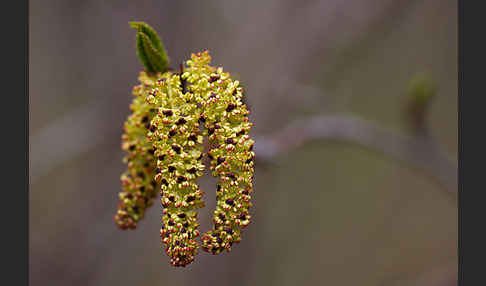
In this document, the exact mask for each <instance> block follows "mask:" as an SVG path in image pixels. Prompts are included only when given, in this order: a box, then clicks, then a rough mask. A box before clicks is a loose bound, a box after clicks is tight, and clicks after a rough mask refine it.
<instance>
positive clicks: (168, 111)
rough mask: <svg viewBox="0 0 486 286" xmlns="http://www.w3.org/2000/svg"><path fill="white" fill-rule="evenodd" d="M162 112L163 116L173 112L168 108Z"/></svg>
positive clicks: (170, 114)
mask: <svg viewBox="0 0 486 286" xmlns="http://www.w3.org/2000/svg"><path fill="white" fill-rule="evenodd" d="M162 114H164V115H165V116H172V115H173V114H174V113H173V112H172V110H170V109H168V110H163V111H162Z"/></svg>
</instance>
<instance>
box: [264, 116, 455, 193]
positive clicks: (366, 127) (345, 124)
mask: <svg viewBox="0 0 486 286" xmlns="http://www.w3.org/2000/svg"><path fill="white" fill-rule="evenodd" d="M314 140H319V141H323V140H333V141H343V142H349V143H354V144H358V145H361V146H364V147H366V148H369V149H372V150H375V151H378V152H380V153H383V154H384V155H387V156H389V157H391V158H393V159H397V160H399V161H401V162H404V163H407V164H408V165H409V166H412V167H415V168H417V169H420V170H422V171H425V172H426V173H427V174H428V175H429V176H431V177H432V178H433V179H435V180H436V181H437V182H438V183H439V184H440V185H441V186H442V187H444V188H445V189H446V190H447V191H449V192H456V190H457V176H456V174H457V165H456V164H455V163H453V162H452V161H451V160H449V159H448V158H447V156H446V155H445V154H443V153H442V152H440V151H439V150H440V146H438V145H437V144H436V143H434V142H433V140H431V139H430V137H423V136H406V135H402V134H398V133H395V132H393V131H391V130H386V129H384V128H381V127H379V126H377V125H376V124H374V123H373V122H370V121H366V120H364V119H360V118H358V117H356V116H352V115H318V116H314V117H309V118H304V119H299V120H296V121H294V122H292V123H290V124H289V125H287V126H286V127H285V128H283V129H281V130H279V131H277V132H276V133H274V134H272V135H269V136H263V137H259V138H257V139H256V143H255V153H256V157H257V158H258V159H263V160H264V161H268V160H273V159H275V157H277V156H279V155H282V154H285V153H287V152H291V151H292V150H294V149H296V148H299V147H301V146H302V145H304V144H305V143H308V142H310V141H314Z"/></svg>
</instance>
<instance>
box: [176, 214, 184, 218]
mask: <svg viewBox="0 0 486 286" xmlns="http://www.w3.org/2000/svg"><path fill="white" fill-rule="evenodd" d="M177 216H178V217H179V218H185V217H186V214H185V213H180V214H178V215H177Z"/></svg>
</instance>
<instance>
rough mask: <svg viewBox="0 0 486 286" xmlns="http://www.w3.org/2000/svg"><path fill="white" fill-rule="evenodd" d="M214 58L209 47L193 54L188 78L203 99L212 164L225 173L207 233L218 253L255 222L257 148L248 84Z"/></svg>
mask: <svg viewBox="0 0 486 286" xmlns="http://www.w3.org/2000/svg"><path fill="white" fill-rule="evenodd" d="M210 61H211V57H210V56H209V53H208V52H207V51H206V52H203V53H198V54H196V55H194V54H193V55H192V58H191V61H188V62H187V65H188V66H189V69H188V71H187V72H186V73H185V74H184V75H183V78H187V81H188V82H189V83H190V84H191V85H190V86H189V90H191V91H192V92H193V94H194V95H195V97H196V98H198V99H199V100H200V105H201V109H200V110H201V115H200V117H201V119H202V122H203V123H204V127H205V133H204V134H205V135H206V134H207V136H208V139H209V143H210V146H211V150H210V151H209V152H208V156H209V158H210V159H211V163H210V164H211V165H210V169H211V170H212V171H213V172H212V174H213V176H216V177H218V178H219V182H218V183H217V189H216V199H217V206H216V210H215V211H214V213H213V222H214V226H213V229H212V230H210V231H208V232H206V233H204V234H203V235H202V236H201V239H202V246H203V250H205V251H207V252H210V253H212V254H218V253H220V252H222V251H223V250H226V251H230V250H231V246H232V245H233V243H238V242H240V241H241V230H242V229H243V228H244V227H246V226H247V225H248V224H249V223H250V218H251V216H250V215H249V214H248V211H249V208H250V207H251V206H252V204H251V202H250V199H251V196H250V194H251V193H252V192H253V171H254V165H253V164H254V163H253V160H254V158H255V153H254V152H253V151H252V149H253V143H254V141H253V140H252V139H250V137H249V135H248V133H249V131H250V128H251V126H252V123H250V122H249V121H248V117H247V116H248V114H249V111H248V110H247V108H246V105H244V104H243V103H242V97H243V89H242V88H241V87H240V86H239V82H238V81H233V80H231V78H230V74H229V73H227V72H223V69H222V68H214V67H211V66H209V63H210Z"/></svg>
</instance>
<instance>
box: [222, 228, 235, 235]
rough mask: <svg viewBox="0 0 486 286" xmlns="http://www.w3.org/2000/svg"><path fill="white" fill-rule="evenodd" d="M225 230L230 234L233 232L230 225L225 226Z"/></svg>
mask: <svg viewBox="0 0 486 286" xmlns="http://www.w3.org/2000/svg"><path fill="white" fill-rule="evenodd" d="M223 230H224V231H225V232H227V233H229V234H233V230H232V229H231V228H229V227H225V228H223Z"/></svg>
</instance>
